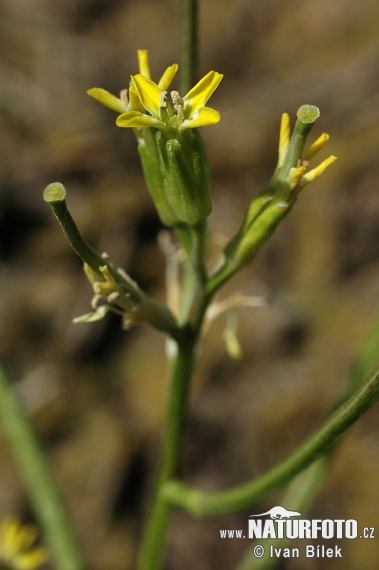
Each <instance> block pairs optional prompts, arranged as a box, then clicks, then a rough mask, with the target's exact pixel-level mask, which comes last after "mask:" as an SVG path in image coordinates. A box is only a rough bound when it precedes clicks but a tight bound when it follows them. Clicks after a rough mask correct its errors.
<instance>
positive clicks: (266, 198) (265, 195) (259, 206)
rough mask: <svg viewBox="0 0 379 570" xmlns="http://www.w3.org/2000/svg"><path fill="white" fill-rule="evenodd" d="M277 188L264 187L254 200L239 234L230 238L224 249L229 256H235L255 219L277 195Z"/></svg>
mask: <svg viewBox="0 0 379 570" xmlns="http://www.w3.org/2000/svg"><path fill="white" fill-rule="evenodd" d="M275 192H276V190H275V188H264V189H263V190H261V191H260V192H259V194H258V195H257V196H256V197H255V198H254V200H252V201H251V202H250V204H249V207H248V209H247V211H246V214H245V217H244V219H243V222H242V224H241V227H240V229H239V230H238V232H237V234H236V235H235V236H234V237H233V238H232V239H231V240H230V242H229V243H228V244H227V245H226V247H225V249H224V253H225V256H226V257H227V258H233V257H234V256H235V255H236V252H237V250H238V249H239V247H240V243H241V240H242V239H243V237H244V236H245V234H246V232H248V230H249V228H250V227H251V225H252V224H253V223H254V220H255V219H256V218H257V217H258V216H259V215H260V214H261V213H262V212H263V210H264V209H265V208H266V207H267V205H268V204H269V203H270V202H271V201H272V200H273V198H274V195H275Z"/></svg>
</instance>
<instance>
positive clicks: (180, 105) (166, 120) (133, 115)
mask: <svg viewBox="0 0 379 570" xmlns="http://www.w3.org/2000/svg"><path fill="white" fill-rule="evenodd" d="M169 69H170V68H169ZM167 71H168V70H167ZM167 71H166V73H167ZM222 78H223V76H222V75H221V74H220V73H217V72H216V71H210V72H209V73H208V74H207V75H205V77H203V78H202V79H200V81H199V82H198V83H197V84H196V85H195V87H193V88H192V89H191V90H190V91H189V92H188V93H187V95H185V96H184V97H183V99H182V98H181V97H180V95H179V93H178V92H177V91H172V92H171V98H172V102H173V107H174V108H173V109H172V108H171V106H170V105H169V103H168V101H167V99H166V94H167V91H166V90H165V89H163V87H164V86H165V85H163V86H162V80H161V82H160V83H158V84H156V83H154V82H153V81H151V80H150V79H148V78H147V77H145V76H144V75H142V74H138V75H134V76H133V75H132V82H133V86H134V87H135V90H136V92H137V94H138V97H139V100H140V102H141V104H142V106H143V107H144V112H141V111H127V112H125V113H123V114H122V115H120V116H119V117H118V118H117V121H116V124H117V125H118V126H119V127H157V128H158V129H161V130H162V131H166V130H167V129H170V128H177V129H178V130H179V131H182V130H184V129H193V128H195V127H203V126H205V125H213V124H215V123H218V121H219V120H220V114H219V113H218V112H217V111H215V110H214V109H211V108H210V107H206V106H205V104H206V103H207V101H208V99H209V98H210V96H211V95H212V93H213V92H214V91H215V89H216V88H217V87H218V85H219V83H220V81H221V79H222ZM169 79H170V81H169V82H171V77H169Z"/></svg>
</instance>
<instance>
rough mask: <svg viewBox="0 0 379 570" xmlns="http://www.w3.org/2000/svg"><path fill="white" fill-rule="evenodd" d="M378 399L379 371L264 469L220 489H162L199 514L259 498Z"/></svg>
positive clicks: (292, 474)
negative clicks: (276, 462)
mask: <svg viewBox="0 0 379 570" xmlns="http://www.w3.org/2000/svg"><path fill="white" fill-rule="evenodd" d="M378 399H379V371H376V372H375V374H373V375H372V376H371V377H370V378H369V379H368V380H367V382H365V383H364V385H363V386H362V387H361V388H359V389H358V390H356V391H355V392H354V394H353V395H352V396H351V397H350V398H349V399H348V400H347V401H346V402H345V403H344V404H342V406H340V407H339V408H338V410H336V411H335V412H334V413H333V414H332V415H331V416H330V418H329V419H328V420H327V421H326V422H325V423H324V425H323V426H322V427H321V428H320V429H319V430H317V431H316V432H315V433H314V434H313V435H312V436H311V437H309V438H308V439H307V440H306V441H305V442H304V443H303V444H302V445H300V446H299V447H298V448H297V449H296V450H295V451H294V452H293V453H292V454H291V455H289V456H288V457H287V459H285V460H284V461H282V462H281V463H279V464H278V465H276V466H275V467H273V468H272V469H270V470H269V471H267V473H265V474H263V475H261V476H260V477H257V478H256V479H253V480H251V481H248V482H247V483H244V484H242V485H239V486H237V487H233V488H231V489H228V490H226V491H221V492H208V491H204V490H201V489H195V488H191V487H189V486H187V485H185V484H183V483H181V482H180V481H171V482H169V483H167V484H166V485H165V487H164V488H163V490H162V494H163V496H164V497H165V498H166V499H167V500H169V501H171V502H172V504H174V505H176V506H179V507H182V508H184V509H186V510H187V511H189V512H190V513H192V514H193V515H195V516H198V517H204V516H215V515H221V514H226V513H232V512H236V511H238V510H242V509H246V508H247V507H249V506H252V505H253V504H255V503H257V502H258V501H261V500H263V499H265V498H266V497H268V496H269V495H271V494H272V493H274V492H275V491H277V490H279V489H280V488H281V487H283V486H284V485H285V484H286V483H288V482H289V481H290V480H291V479H292V478H293V477H295V476H296V475H297V474H298V473H300V472H301V471H303V470H304V469H305V468H306V467H308V465H310V464H311V463H312V462H313V461H315V460H316V459H317V458H318V457H319V456H320V455H322V454H323V453H325V452H326V451H328V449H329V448H330V447H331V446H332V445H333V444H334V443H335V442H336V441H337V439H338V438H339V436H340V435H341V434H342V433H344V432H345V431H346V430H347V429H348V428H349V427H350V426H351V425H352V424H353V423H354V422H356V421H357V420H358V419H359V418H360V417H361V416H362V415H363V414H364V413H365V412H366V411H367V410H368V409H369V408H370V407H371V406H372V405H373V404H375V402H376V401H377V400H378Z"/></svg>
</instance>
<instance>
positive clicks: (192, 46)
mask: <svg viewBox="0 0 379 570" xmlns="http://www.w3.org/2000/svg"><path fill="white" fill-rule="evenodd" d="M197 13H198V0H182V3H181V52H180V86H179V91H180V94H181V95H182V97H183V96H184V95H186V93H188V91H189V90H190V89H192V87H193V86H194V85H195V83H196V79H197V59H198V30H197V28H198V25H197V23H198V17H197Z"/></svg>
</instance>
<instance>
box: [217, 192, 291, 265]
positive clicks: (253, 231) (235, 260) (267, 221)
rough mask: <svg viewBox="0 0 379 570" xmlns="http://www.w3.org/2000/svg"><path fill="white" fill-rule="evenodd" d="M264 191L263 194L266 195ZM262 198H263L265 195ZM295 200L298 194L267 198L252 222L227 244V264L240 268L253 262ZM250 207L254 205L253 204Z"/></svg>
mask: <svg viewBox="0 0 379 570" xmlns="http://www.w3.org/2000/svg"><path fill="white" fill-rule="evenodd" d="M270 190H271V189H269V191H270ZM264 192H265V191H263V192H262V193H261V194H262V195H264ZM261 198H262V199H263V196H261ZM295 201H296V194H292V195H291V196H287V200H285V199H283V196H280V194H279V193H278V194H277V195H276V196H275V197H274V198H271V199H268V200H266V204H264V205H263V206H262V208H261V210H260V211H259V212H258V213H257V214H256V215H255V217H253V219H252V220H251V222H250V223H249V224H247V225H246V226H245V229H243V225H242V228H241V229H240V231H239V232H238V233H237V235H236V236H235V237H234V238H233V239H232V240H231V242H230V243H229V244H228V245H227V246H226V248H225V250H224V251H225V256H226V259H227V264H228V265H230V266H232V267H235V268H236V269H237V268H238V269H240V268H242V267H244V266H245V265H248V264H249V263H251V262H252V261H253V260H254V258H255V256H256V255H257V253H258V251H259V249H260V248H261V246H262V245H263V244H264V243H265V242H266V241H267V240H268V238H269V237H270V236H271V235H272V234H273V232H274V231H275V229H276V227H277V226H278V224H279V223H280V222H281V221H282V219H283V218H284V217H285V216H286V215H287V214H288V212H289V211H290V210H291V208H292V206H293V205H294V203H295ZM253 202H254V201H253ZM250 207H252V204H251V205H250ZM248 213H249V210H248ZM246 216H248V214H247V215H246ZM245 219H246V217H245Z"/></svg>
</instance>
